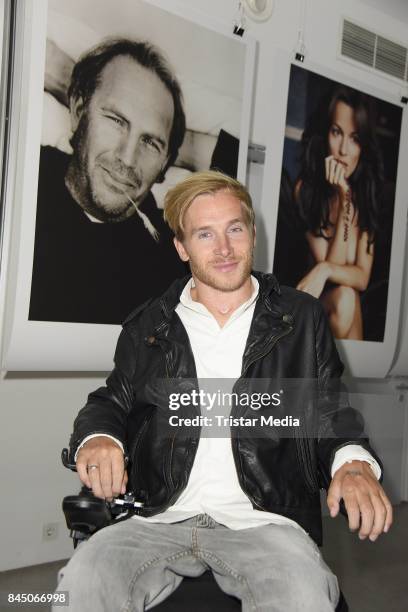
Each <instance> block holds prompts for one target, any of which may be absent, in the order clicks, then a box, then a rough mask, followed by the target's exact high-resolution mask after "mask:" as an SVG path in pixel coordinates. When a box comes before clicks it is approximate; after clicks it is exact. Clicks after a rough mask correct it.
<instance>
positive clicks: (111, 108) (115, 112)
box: [101, 104, 129, 123]
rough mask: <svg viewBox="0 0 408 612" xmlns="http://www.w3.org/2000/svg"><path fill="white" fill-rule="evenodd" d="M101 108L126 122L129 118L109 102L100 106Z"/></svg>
mask: <svg viewBox="0 0 408 612" xmlns="http://www.w3.org/2000/svg"><path fill="white" fill-rule="evenodd" d="M101 110H102V111H103V112H105V113H112V114H113V115H116V116H117V117H119V119H122V121H126V123H129V119H128V118H127V117H125V115H123V114H122V113H121V112H120V111H118V109H117V108H116V107H115V105H114V104H110V105H109V106H106V105H105V106H101Z"/></svg>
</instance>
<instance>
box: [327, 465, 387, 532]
mask: <svg viewBox="0 0 408 612" xmlns="http://www.w3.org/2000/svg"><path fill="white" fill-rule="evenodd" d="M342 498H343V500H344V505H345V507H346V510H347V515H348V521H349V528H350V531H357V530H359V534H358V535H359V538H360V540H365V538H367V537H369V538H370V540H371V541H372V542H374V541H375V540H376V539H377V538H378V536H379V535H380V534H381V533H383V532H384V533H386V532H387V531H388V530H389V528H390V527H391V524H392V506H391V503H390V501H389V499H388V497H387V496H386V494H385V493H384V489H383V488H382V486H381V485H380V483H379V482H378V480H377V478H376V477H375V474H374V472H373V471H372V469H371V467H370V465H369V464H368V463H367V462H366V461H352V462H351V463H345V464H344V465H343V466H342V467H341V468H340V469H338V470H337V472H336V473H335V474H334V476H333V480H332V482H331V485H330V487H329V490H328V494H327V505H328V507H329V510H330V516H331V517H335V516H337V514H338V512H339V507H340V506H339V504H340V500H341V499H342Z"/></svg>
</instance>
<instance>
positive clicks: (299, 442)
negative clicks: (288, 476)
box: [295, 436, 319, 493]
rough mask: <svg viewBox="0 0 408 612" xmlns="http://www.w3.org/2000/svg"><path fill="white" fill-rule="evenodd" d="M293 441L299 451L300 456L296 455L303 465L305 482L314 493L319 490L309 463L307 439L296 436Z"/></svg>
mask: <svg viewBox="0 0 408 612" xmlns="http://www.w3.org/2000/svg"><path fill="white" fill-rule="evenodd" d="M295 442H296V447H297V448H298V449H299V451H300V455H301V457H298V458H299V461H300V464H301V467H303V473H304V476H305V479H306V483H307V485H308V486H309V488H310V491H311V492H312V493H316V491H318V490H319V484H318V483H317V481H316V479H315V477H314V474H313V470H312V468H311V465H310V451H309V449H308V448H307V447H306V445H307V439H306V438H304V437H303V436H302V437H298V436H296V439H295Z"/></svg>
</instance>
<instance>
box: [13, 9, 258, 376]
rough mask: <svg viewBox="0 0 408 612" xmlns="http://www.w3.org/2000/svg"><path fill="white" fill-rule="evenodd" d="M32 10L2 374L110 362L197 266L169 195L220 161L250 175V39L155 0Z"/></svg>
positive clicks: (24, 15) (27, 13) (24, 16)
mask: <svg viewBox="0 0 408 612" xmlns="http://www.w3.org/2000/svg"><path fill="white" fill-rule="evenodd" d="M24 5H25V6H24V12H23V9H21V13H20V19H21V20H22V21H23V23H24V28H23V32H24V33H23V38H24V41H23V42H24V60H23V62H24V65H23V75H24V80H23V86H22V93H21V96H20V101H21V125H22V126H23V127H24V130H22V134H24V136H25V140H24V142H23V141H22V139H21V148H20V152H19V158H18V172H19V177H20V179H21V181H22V186H21V191H22V193H21V194H20V196H21V200H20V202H19V203H20V206H21V224H20V227H19V231H20V232H21V241H20V250H19V254H18V269H17V279H16V296H15V308H14V312H13V321H12V324H11V327H10V330H9V331H10V345H9V350H8V353H7V358H6V367H7V368H8V369H40V370H42V369H57V370H58V369H67V370H69V369H73V368H75V369H76V370H107V369H109V367H110V362H111V361H110V360H111V357H110V355H111V351H112V347H113V346H114V342H115V339H116V337H117V334H118V329H119V328H118V326H119V324H120V323H121V322H123V321H124V319H125V318H126V317H127V316H128V315H129V314H130V313H131V311H132V310H134V309H135V308H137V307H138V306H140V305H141V304H143V303H144V302H145V301H146V300H148V299H149V298H153V297H155V296H157V295H160V294H161V293H162V292H163V291H164V290H165V289H166V288H167V286H169V285H170V283H171V282H172V281H173V280H174V279H175V278H179V277H182V276H184V275H185V274H186V273H187V272H188V270H187V269H186V268H185V266H184V264H182V262H181V261H180V260H179V258H178V256H177V253H176V251H175V248H174V246H173V241H172V235H171V232H170V230H169V229H168V227H167V224H166V223H165V222H164V220H163V210H162V209H163V200H164V196H165V193H166V191H167V190H168V189H169V188H170V187H171V186H173V185H175V184H176V183H177V182H179V181H180V180H182V179H183V178H185V177H187V176H188V175H189V174H191V173H192V172H194V171H197V170H205V169H209V168H216V169H219V170H221V171H223V172H225V173H227V174H230V175H231V176H236V177H238V178H239V179H241V180H243V181H245V175H246V163H247V147H248V132H249V118H250V104H251V97H252V81H253V65H254V54H255V53H254V49H255V43H254V41H252V40H251V39H250V38H248V39H245V40H243V39H242V38H240V37H238V36H236V35H234V34H233V33H232V32H230V31H228V30H227V29H226V28H225V27H224V26H222V25H219V24H217V23H214V22H212V21H211V20H210V19H208V18H207V17H206V16H204V15H202V14H199V13H197V12H194V11H193V10H192V11H191V14H188V15H187V14H185V13H186V11H185V10H184V12H183V15H182V16H181V15H178V14H176V13H174V12H173V13H171V12H169V11H167V10H166V3H165V2H158V1H157V0H156V1H154V2H153V1H151V2H147V1H143V0H119V2H118V1H117V0H86V2H83V1H82V0H72V1H70V2H66V1H64V0H49V1H48V2H46V0H40V1H36V2H34V1H29V2H26V3H24ZM28 99H29V100H30V104H27V100H28ZM37 338H38V340H39V339H40V338H41V340H40V342H41V347H42V348H41V351H40V352H38V350H34V348H33V347H34V346H35V342H36V339H37ZM61 342H62V343H63V344H64V346H65V348H66V351H65V356H64V357H61V356H58V357H57V358H55V354H56V353H57V352H58V355H61V350H60V348H61ZM79 348H80V350H79ZM39 353H40V354H39ZM78 353H80V354H78Z"/></svg>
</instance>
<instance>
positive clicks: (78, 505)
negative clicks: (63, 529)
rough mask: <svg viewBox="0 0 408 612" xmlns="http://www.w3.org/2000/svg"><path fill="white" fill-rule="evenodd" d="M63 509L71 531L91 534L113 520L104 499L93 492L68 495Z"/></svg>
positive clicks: (63, 503)
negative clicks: (95, 495)
mask: <svg viewBox="0 0 408 612" xmlns="http://www.w3.org/2000/svg"><path fill="white" fill-rule="evenodd" d="M62 509H63V512H64V515H65V520H66V522H67V527H68V529H70V530H71V531H78V532H82V533H84V534H86V536H90V535H92V534H93V533H95V531H98V530H99V529H102V527H105V526H106V525H108V524H109V523H110V522H111V520H112V513H111V511H110V509H109V506H108V505H107V504H106V502H105V500H104V499H100V498H98V497H94V496H93V495H92V494H82V495H68V496H67V497H64V499H63V502H62Z"/></svg>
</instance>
